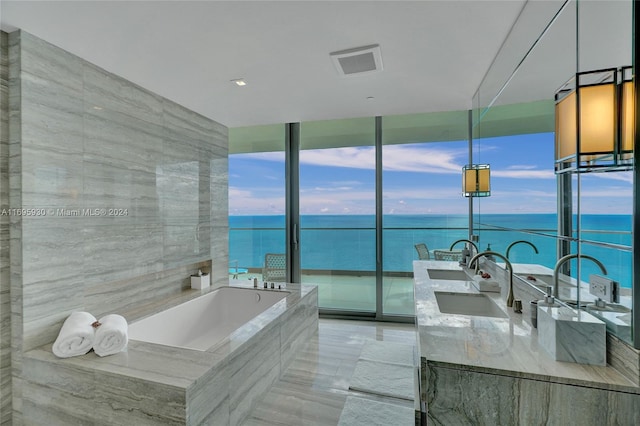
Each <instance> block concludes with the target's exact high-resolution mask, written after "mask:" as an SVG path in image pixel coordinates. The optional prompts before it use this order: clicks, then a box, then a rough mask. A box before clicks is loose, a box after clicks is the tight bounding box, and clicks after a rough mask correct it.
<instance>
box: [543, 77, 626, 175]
mask: <svg viewBox="0 0 640 426" xmlns="http://www.w3.org/2000/svg"><path fill="white" fill-rule="evenodd" d="M634 92H635V88H634V85H633V81H632V75H631V67H621V68H607V69H602V70H596V71H588V72H582V73H578V74H576V76H575V77H574V78H572V79H570V80H569V81H568V82H567V83H566V84H565V85H564V86H563V87H562V88H561V89H559V90H558V91H557V92H556V96H555V98H556V129H555V130H556V147H555V157H556V173H565V172H577V173H585V172H593V171H614V170H615V171H618V170H630V168H631V167H633V164H632V160H633V145H634V137H635V129H634V125H635V111H634V106H635V100H634V96H635V93H634Z"/></svg>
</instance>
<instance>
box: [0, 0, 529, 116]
mask: <svg viewBox="0 0 640 426" xmlns="http://www.w3.org/2000/svg"><path fill="white" fill-rule="evenodd" d="M524 4H525V2H524V0H512V1H485V0H475V1H334V2H329V1H281V2H275V1H254V2H249V1H226V2H225V1H198V2H191V1H138V2H133V1H102V2H100V1H44V2H35V1H7V0H2V2H1V3H0V25H1V28H2V29H3V30H4V31H7V32H11V31H13V30H15V29H23V30H25V31H28V32H30V33H32V34H34V35H36V36H38V37H40V38H42V39H45V40H47V41H49V42H50V43H52V44H54V45H57V46H59V47H61V48H63V49H65V50H68V51H70V52H72V53H74V54H76V55H78V56H80V57H82V58H84V59H86V60H88V61H90V62H93V63H95V64H96V65H98V66H101V67H103V68H105V69H106V70H108V71H111V72H113V73H115V74H118V75H120V76H122V77H124V78H126V79H128V80H131V81H133V82H135V83H137V84H139V85H141V86H143V87H145V88H147V89H149V90H151V91H153V92H156V93H158V94H160V95H162V96H165V97H167V98H169V99H172V100H174V101H176V102H178V103H180V104H182V105H184V106H186V107H188V108H190V109H193V110H195V111H197V112H199V113H201V114H203V115H205V116H207V117H210V118H212V119H215V120H217V121H219V122H221V123H223V124H225V125H227V126H229V127H238V126H248V125H255V124H270V123H283V122H296V121H307V120H322V119H334V118H347V117H363V116H373V115H392V114H406V113H415V112H431V111H448V110H464V109H468V108H470V107H471V99H472V97H473V95H474V93H475V91H476V89H477V88H478V86H479V84H480V82H481V81H482V78H483V76H484V74H485V73H486V71H487V69H488V68H489V66H490V65H491V63H492V61H493V59H494V57H495V55H496V53H497V52H498V50H499V48H500V46H501V44H502V42H503V41H504V39H505V37H506V36H507V34H508V33H509V30H510V28H511V26H512V25H513V23H514V21H515V20H516V18H517V16H518V14H519V12H520V11H521V9H522V8H523V5H524ZM370 44H379V45H380V47H381V50H382V60H383V64H384V70H383V71H382V72H380V73H374V74H370V75H366V76H357V77H340V76H338V74H337V72H336V70H335V68H334V67H333V64H332V62H331V59H330V57H329V53H330V52H334V51H337V50H343V49H348V48H353V47H358V46H364V45H370ZM235 78H244V79H245V80H246V82H247V86H245V87H237V86H235V85H234V84H232V83H231V82H230V80H232V79H235ZM371 96H372V97H374V99H373V100H368V99H367V97H371Z"/></svg>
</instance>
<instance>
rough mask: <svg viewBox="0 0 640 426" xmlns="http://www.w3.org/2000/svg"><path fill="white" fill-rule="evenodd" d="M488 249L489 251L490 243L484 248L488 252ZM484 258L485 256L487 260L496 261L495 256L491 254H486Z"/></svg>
mask: <svg viewBox="0 0 640 426" xmlns="http://www.w3.org/2000/svg"><path fill="white" fill-rule="evenodd" d="M488 251H491V244H487V248H486V250H485V252H488ZM485 258H486V259H487V260H490V261H492V262H495V261H496V258H495V257H494V256H493V255H492V254H487V255H486V256H485Z"/></svg>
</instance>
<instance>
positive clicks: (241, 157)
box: [229, 124, 286, 281]
mask: <svg viewBox="0 0 640 426" xmlns="http://www.w3.org/2000/svg"><path fill="white" fill-rule="evenodd" d="M229 147H230V153H229V278H236V279H252V278H254V277H256V278H258V280H260V281H262V278H263V277H262V274H263V266H264V258H265V254H267V253H285V247H286V245H285V240H286V233H285V216H284V215H285V154H284V147H285V126H284V124H278V125H270V126H253V127H243V128H235V129H230V131H229Z"/></svg>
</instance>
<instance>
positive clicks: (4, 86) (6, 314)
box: [0, 31, 12, 425]
mask: <svg viewBox="0 0 640 426" xmlns="http://www.w3.org/2000/svg"><path fill="white" fill-rule="evenodd" d="M8 207H9V40H8V36H7V33H5V32H2V31H0V209H4V208H8ZM9 279H10V275H9V217H8V216H0V425H5V424H6V425H8V424H11V397H12V396H11V298H10V293H9V290H10V282H9Z"/></svg>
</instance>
